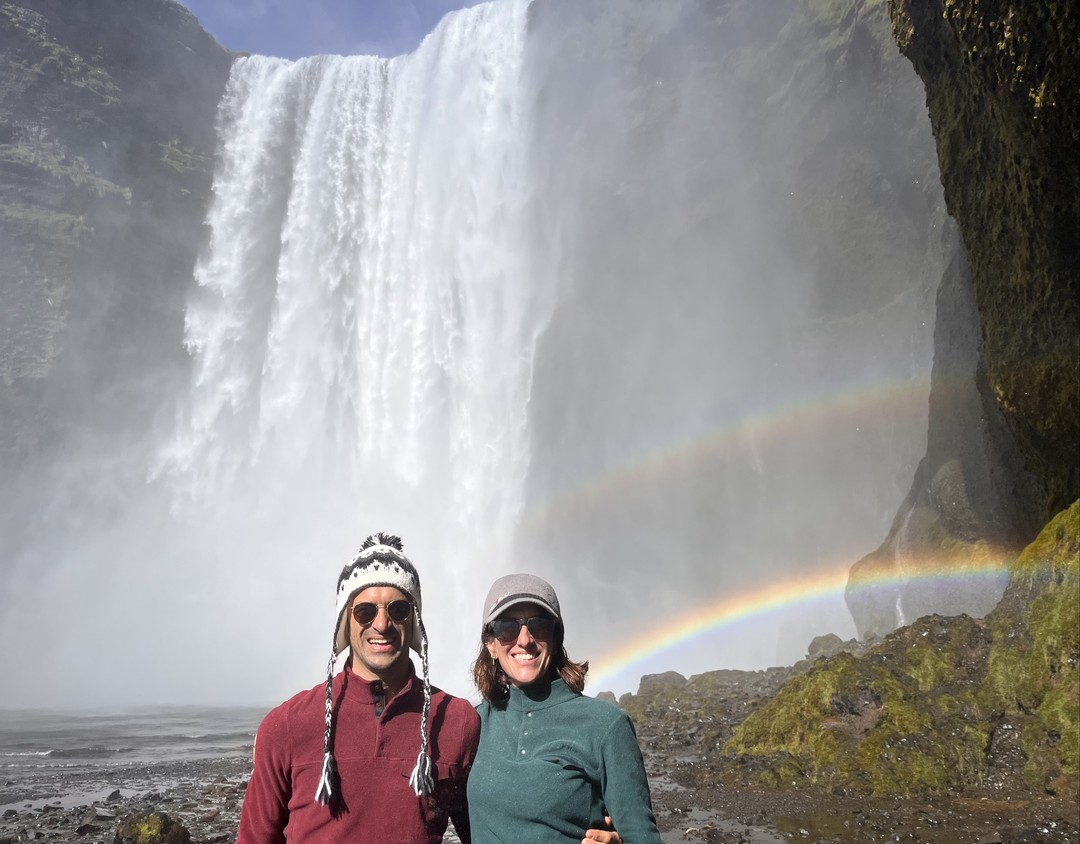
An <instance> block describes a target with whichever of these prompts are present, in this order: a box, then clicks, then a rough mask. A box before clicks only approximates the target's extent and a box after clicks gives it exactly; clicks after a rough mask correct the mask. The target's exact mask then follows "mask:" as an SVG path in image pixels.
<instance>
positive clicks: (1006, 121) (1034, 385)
mask: <svg viewBox="0 0 1080 844" xmlns="http://www.w3.org/2000/svg"><path fill="white" fill-rule="evenodd" d="M890 13H891V16H892V20H893V28H894V33H895V37H896V40H897V43H898V44H899V45H900V48H901V50H902V52H903V53H904V55H905V56H906V57H907V58H909V59H910V60H911V62H912V64H913V65H914V66H915V69H916V71H917V72H918V73H919V75H920V76H921V77H922V79H923V81H924V83H925V86H926V100H927V106H928V108H929V113H930V119H931V122H932V123H933V126H934V136H935V139H936V142H937V149H938V157H939V161H940V165H941V178H942V182H943V184H944V187H945V199H946V203H947V204H948V207H949V211H950V213H951V215H952V216H953V217H954V218H955V220H956V221H957V224H958V226H959V230H960V233H961V235H962V238H963V242H964V246H965V252H966V259H964V260H961V261H958V262H957V263H956V264H954V266H952V267H951V268H950V270H949V272H948V273H947V275H946V277H945V279H944V280H943V282H942V286H941V288H940V290H939V294H938V325H937V328H936V332H935V340H934V348H935V360H934V375H933V386H932V391H931V398H930V411H931V412H930V426H929V437H928V443H927V455H926V457H925V458H924V459H923V461H922V462H921V464H920V466H919V469H918V472H917V474H916V477H915V481H914V483H913V486H912V489H911V492H910V493H909V495H908V496H907V499H906V500H905V502H904V503H903V505H902V506H901V508H900V511H899V512H898V513H897V516H896V520H895V521H894V523H893V526H892V529H891V531H890V533H889V535H888V537H887V539H886V541H885V542H884V544H883V545H882V546H881V548H879V549H878V550H877V551H875V552H874V553H872V554H870V555H868V556H867V557H866V558H864V559H863V560H860V561H859V562H858V563H857V564H856V565H855V566H854V567H853V569H852V572H851V579H850V581H849V586H848V593H847V598H848V604H849V606H850V607H851V610H852V613H853V615H854V616H855V620H856V624H857V627H858V629H859V632H860V634H861V635H872V634H873V635H881V634H883V633H887V632H888V631H889V630H891V629H893V628H895V627H896V626H897V625H898V624H901V623H903V622H904V621H905V620H906V621H910V620H913V619H914V618H917V617H918V616H920V615H924V614H927V613H941V614H953V613H957V612H968V613H971V614H974V615H985V614H986V613H987V612H988V611H989V610H990V609H992V608H993V606H994V604H995V603H996V601H997V598H998V596H999V595H1000V593H1001V589H1002V588H1003V587H1004V583H1005V580H1004V577H1005V573H1006V570H1005V567H1004V562H1005V561H1007V560H1008V559H1011V558H1013V557H1015V554H1016V552H1017V551H1018V550H1019V548H1021V547H1023V545H1024V544H1025V543H1026V542H1028V541H1030V540H1031V538H1032V537H1033V536H1034V535H1035V534H1036V533H1037V531H1038V530H1039V528H1040V527H1041V525H1042V524H1044V523H1045V522H1046V520H1047V519H1048V518H1050V517H1051V516H1052V515H1054V514H1055V513H1056V512H1058V511H1059V510H1061V509H1062V508H1064V507H1066V506H1067V505H1068V504H1069V503H1071V502H1072V501H1073V500H1075V499H1076V497H1077V496H1078V495H1080V427H1078V426H1080V320H1078V312H1080V156H1077V154H1076V146H1077V141H1078V139H1080V110H1078V97H1077V92H1078V91H1080V46H1078V42H1077V38H1076V32H1077V31H1078V26H1080V12H1078V7H1077V4H1076V3H1055V4H1042V3H1038V4H1029V5H1025V6H1019V5H1017V4H1009V3H998V2H995V3H975V2H958V3H952V2H949V3H944V2H932V3H921V2H920V3H916V2H905V0H893V2H891V3H890ZM943 565H945V566H946V567H948V568H950V569H951V570H952V571H953V572H954V573H956V575H957V577H955V578H953V579H951V580H950V581H943V580H942V579H941V578H940V576H939V575H940V573H941V570H942V566H943ZM993 569H997V571H998V572H999V575H998V576H997V577H994V576H990V575H989V574H988V572H990V571H991V570H993ZM901 611H902V612H901Z"/></svg>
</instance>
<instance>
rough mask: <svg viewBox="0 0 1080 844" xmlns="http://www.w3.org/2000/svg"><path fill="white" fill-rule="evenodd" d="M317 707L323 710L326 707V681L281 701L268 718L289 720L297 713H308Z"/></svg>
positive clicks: (268, 714)
mask: <svg viewBox="0 0 1080 844" xmlns="http://www.w3.org/2000/svg"><path fill="white" fill-rule="evenodd" d="M311 709H315V710H317V711H319V712H322V711H323V710H325V709H326V682H325V681H324V682H322V683H319V684H317V685H315V686H312V687H311V688H310V689H304V690H303V691H302V692H297V693H296V694H294V695H293V696H292V697H291V698H289V699H288V700H286V701H284V702H283V703H279V704H278V705H277V706H275V707H274V708H273V709H271V710H270V711H269V712H268V713H267V715H266V720H274V721H288V720H290V719H292V718H293V717H294V716H295V715H297V714H305V715H306V714H307V712H308V710H311Z"/></svg>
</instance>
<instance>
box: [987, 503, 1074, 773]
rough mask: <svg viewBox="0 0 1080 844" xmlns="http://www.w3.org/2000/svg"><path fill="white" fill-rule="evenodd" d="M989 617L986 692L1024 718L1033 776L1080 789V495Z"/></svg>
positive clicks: (1034, 546)
mask: <svg viewBox="0 0 1080 844" xmlns="http://www.w3.org/2000/svg"><path fill="white" fill-rule="evenodd" d="M988 621H989V623H990V625H991V628H992V631H993V638H994V645H993V647H992V648H991V651H990V657H989V673H988V677H987V686H986V689H985V697H986V700H987V701H988V702H989V703H990V704H991V705H993V706H995V707H996V708H997V709H999V710H1000V711H1003V712H1006V713H1009V714H1011V715H1012V716H1013V717H1014V719H1015V720H1018V721H1019V722H1020V723H1021V736H1022V742H1023V747H1024V751H1025V753H1026V754H1027V757H1028V763H1027V767H1026V769H1025V776H1026V777H1027V779H1028V781H1029V782H1030V783H1031V784H1032V785H1033V786H1036V787H1040V788H1043V789H1046V790H1049V791H1065V792H1067V793H1076V792H1078V791H1080V778H1078V759H1080V724H1078V721H1080V501H1077V502H1075V503H1074V504H1073V505H1072V506H1071V507H1070V508H1069V509H1067V510H1065V511H1064V512H1062V513H1060V514H1058V516H1056V517H1055V518H1054V519H1053V520H1052V521H1051V522H1050V523H1049V524H1048V525H1047V526H1046V528H1045V529H1044V530H1043V531H1042V533H1040V534H1039V537H1038V538H1037V539H1036V540H1035V541H1034V542H1032V543H1031V545H1029V546H1028V547H1027V548H1026V549H1025V550H1024V552H1023V553H1022V554H1021V555H1020V557H1019V558H1018V559H1017V561H1016V563H1015V564H1014V565H1013V568H1012V574H1011V577H1010V581H1009V587H1008V589H1007V590H1006V592H1005V596H1004V598H1002V601H1001V604H1000V605H999V606H998V607H997V609H995V610H994V612H993V613H991V614H990V616H989V617H988Z"/></svg>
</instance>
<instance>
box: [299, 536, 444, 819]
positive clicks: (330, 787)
mask: <svg viewBox="0 0 1080 844" xmlns="http://www.w3.org/2000/svg"><path fill="white" fill-rule="evenodd" d="M369 586H392V587H394V588H395V589H399V590H400V591H401V592H403V593H404V594H405V595H407V596H408V598H409V601H410V602H411V603H412V605H413V614H414V616H415V618H416V623H415V626H414V635H413V640H412V642H410V644H409V647H411V648H412V649H413V650H414V651H416V652H417V653H418V654H420V662H421V665H422V667H423V683H424V709H423V713H422V715H421V718H420V753H419V755H418V756H417V757H416V767H415V768H414V769H413V772H412V777H410V779H409V785H411V786H412V787H413V791H415V792H416V794H417V796H418V797H423V796H425V795H428V794H430V793H431V791H432V787H433V785H432V778H431V768H432V765H431V757H430V756H429V755H428V735H427V733H428V729H427V724H428V714H429V713H430V711H431V683H430V681H429V680H428V646H427V631H426V630H425V629H424V618H423V615H421V612H420V609H421V603H420V575H418V574H417V573H416V569H415V568H413V564H412V563H410V562H409V559H408V557H406V556H405V554H403V553H402V543H401V539H399V538H398V537H396V536H393V535H392V534H388V533H373V534H372V535H371V536H369V537H368V538H367V539H365V540H364V544H363V545H361V546H360V551H359V553H357V555H356V556H355V557H353V558H352V560H350V561H349V564H348V565H346V566H345V568H343V569H342V570H341V574H340V575H339V576H338V588H337V625H336V626H335V627H334V647H333V650H332V651H331V654H330V663H329V664H328V665H327V666H326V732H325V734H324V736H323V769H322V777H321V778H320V779H319V787H318V789H317V790H316V792H315V799H316V800H317V801H318V802H319V803H321V804H322V805H324V806H326V805H329V803H330V799H331V797H332V796H333V793H334V782H335V780H336V779H337V766H336V763H335V762H334V749H333V738H334V708H333V703H334V702H333V689H334V662H335V660H336V659H337V655H338V654H340V653H341V652H342V651H343V650H345V648H347V647H348V646H349V639H348V635H347V633H346V629H347V627H348V624H347V619H348V616H347V612H348V610H349V605H350V604H351V603H352V600H353V598H354V597H355V596H356V593H357V592H360V591H361V590H363V589H367V588H368V587H369Z"/></svg>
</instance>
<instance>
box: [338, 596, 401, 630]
mask: <svg viewBox="0 0 1080 844" xmlns="http://www.w3.org/2000/svg"><path fill="white" fill-rule="evenodd" d="M380 607H382V608H383V609H385V610H386V614H387V615H388V616H390V620H391V621H393V622H395V623H396V624H402V623H404V622H406V621H408V620H409V616H410V615H412V604H411V603H410V602H409V601H406V600H404V599H399V600H397V601H391V602H390V603H389V604H372V603H369V602H368V601H362V602H361V603H359V604H355V605H354V606H353V608H352V616H353V618H355V619H356V623H357V624H363V625H364V626H365V627H366V626H367V625H369V624H371V622H373V621H374V620H375V616H377V615H378V614H379V608H380Z"/></svg>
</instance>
